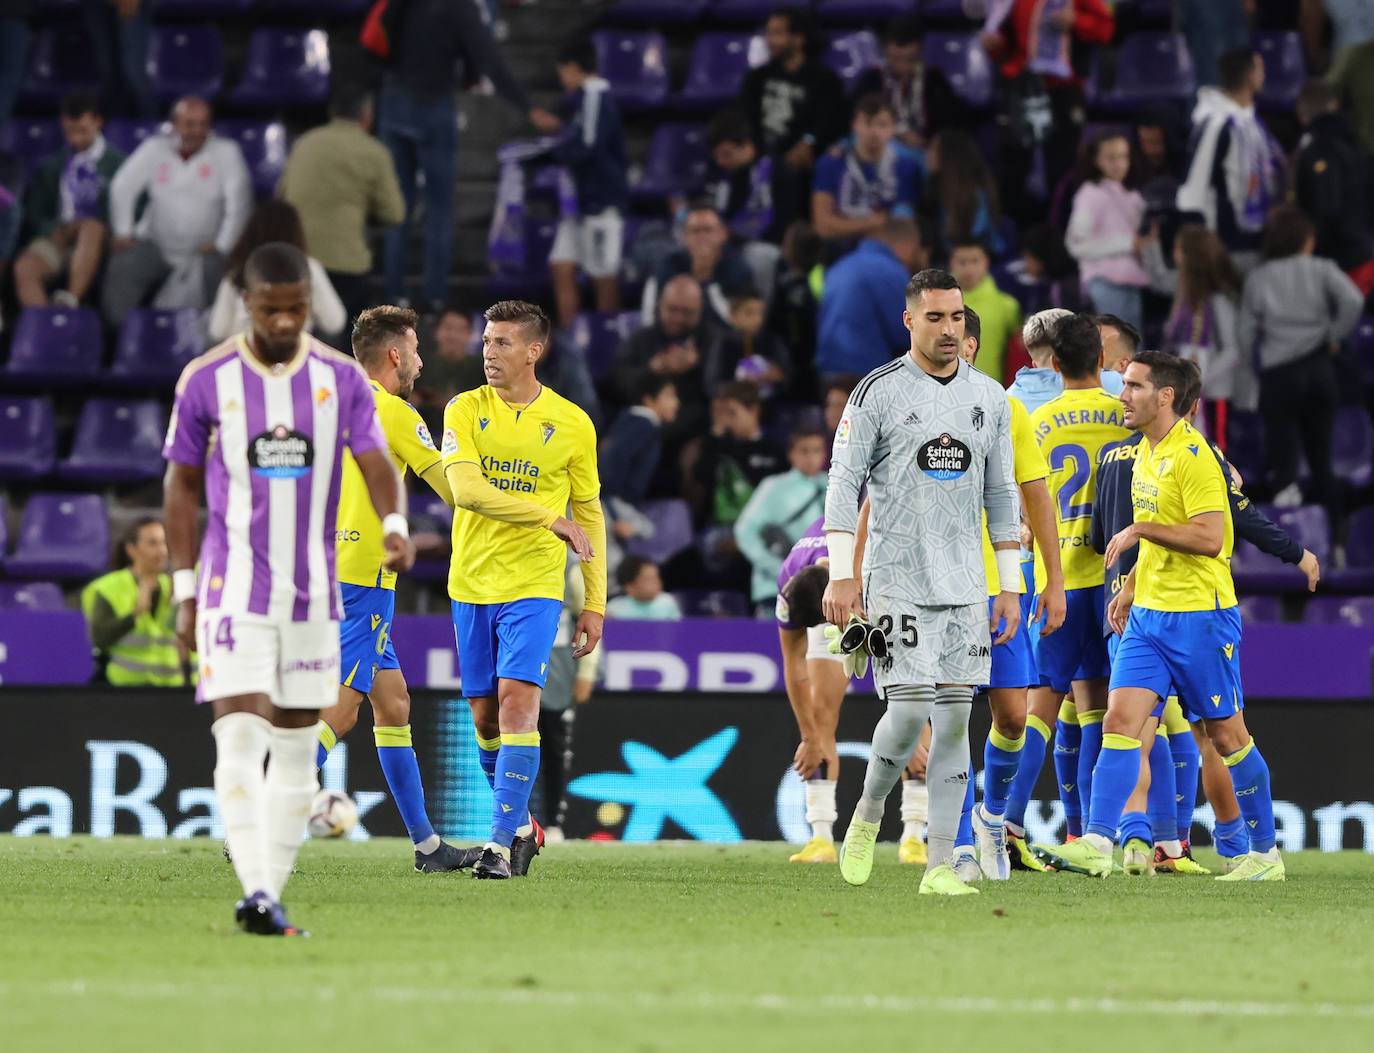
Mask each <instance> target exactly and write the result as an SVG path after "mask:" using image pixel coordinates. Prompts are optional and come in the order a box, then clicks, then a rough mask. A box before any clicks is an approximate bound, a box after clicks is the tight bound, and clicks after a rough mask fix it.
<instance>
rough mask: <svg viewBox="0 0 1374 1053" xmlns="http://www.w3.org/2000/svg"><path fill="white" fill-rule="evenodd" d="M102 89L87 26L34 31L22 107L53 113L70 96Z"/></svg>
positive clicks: (22, 86) (21, 90) (54, 26)
mask: <svg viewBox="0 0 1374 1053" xmlns="http://www.w3.org/2000/svg"><path fill="white" fill-rule="evenodd" d="M99 87H100V75H99V74H98V73H97V72H96V68H95V63H93V62H92V61H91V42H90V37H89V36H87V34H86V27H85V25H84V23H82V22H80V21H76V22H57V23H54V24H52V25H47V26H39V27H37V28H36V29H35V30H34V34H33V39H32V41H31V42H30V44H29V68H28V71H27V72H26V73H25V74H24V79H23V81H22V82H21V83H20V85H19V101H20V102H21V103H24V104H26V105H29V106H34V107H43V108H46V109H47V110H49V111H50V112H51V111H55V110H56V109H57V104H58V102H60V101H61V99H62V96H63V95H65V94H67V92H69V91H76V90H78V89H80V90H84V91H95V90H96V89H98V88H99Z"/></svg>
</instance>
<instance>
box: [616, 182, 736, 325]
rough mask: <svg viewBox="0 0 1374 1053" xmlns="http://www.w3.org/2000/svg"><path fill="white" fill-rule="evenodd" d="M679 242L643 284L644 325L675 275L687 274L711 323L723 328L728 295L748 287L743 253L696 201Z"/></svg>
mask: <svg viewBox="0 0 1374 1053" xmlns="http://www.w3.org/2000/svg"><path fill="white" fill-rule="evenodd" d="M682 242H683V246H682V248H679V249H674V250H673V251H672V252H670V253H668V255H667V256H665V257H664V258H663V260H662V261H661V262H660V263H659V265H658V267H657V268H656V269H655V270H654V273H653V276H652V277H651V278H650V279H649V280H648V281H647V282H645V283H644V300H643V303H642V305H641V308H640V313H641V314H642V315H643V320H644V324H645V325H649V324H651V323H652V322H653V320H654V316H655V314H656V307H657V303H658V297H659V291H660V290H661V289H663V288H664V287H665V286H666V285H667V284H668V282H670V281H672V279H673V278H675V277H677V276H678V275H687V276H689V277H690V278H691V279H692V280H693V281H694V282H696V283H697V284H698V285H700V286H701V293H702V302H703V304H704V305H705V309H706V311H707V312H708V317H709V318H710V319H711V321H712V322H713V323H714V324H716V325H719V326H724V325H727V324H728V322H727V319H728V318H729V317H730V299H729V297H730V294H731V293H732V292H734V291H735V290H737V289H742V288H746V287H749V286H752V285H753V284H754V272H753V271H752V270H750V268H749V264H748V263H746V262H745V259H744V254H743V253H741V252H740V251H739V249H737V248H735V246H733V245H731V244H730V231H729V230H727V229H726V226H725V221H724V220H722V219H721V216H720V213H719V212H717V211H716V210H715V208H714V206H712V205H711V204H710V202H707V201H697V202H693V204H692V205H691V206H690V209H689V211H688V212H687V217H686V219H685V220H684V221H683V224H682Z"/></svg>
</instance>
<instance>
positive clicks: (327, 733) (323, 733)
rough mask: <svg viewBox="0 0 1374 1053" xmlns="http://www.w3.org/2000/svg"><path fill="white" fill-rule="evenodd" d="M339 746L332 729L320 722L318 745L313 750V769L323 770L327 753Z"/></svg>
mask: <svg viewBox="0 0 1374 1053" xmlns="http://www.w3.org/2000/svg"><path fill="white" fill-rule="evenodd" d="M338 744H339V736H338V735H336V734H335V733H334V729H333V728H331V727H330V726H329V725H328V724H326V723H325V722H324V721H323V720H322V721H320V744H319V746H318V748H317V749H316V750H315V767H317V768H323V767H324V762H325V761H326V760H328V759H329V751H330V750H332V749H333V748H334V747H335V746H337V745H338Z"/></svg>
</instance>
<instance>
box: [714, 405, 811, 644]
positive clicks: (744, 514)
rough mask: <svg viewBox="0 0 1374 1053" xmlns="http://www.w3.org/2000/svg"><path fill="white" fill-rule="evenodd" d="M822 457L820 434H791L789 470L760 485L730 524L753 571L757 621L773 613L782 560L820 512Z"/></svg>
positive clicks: (751, 595) (808, 431)
mask: <svg viewBox="0 0 1374 1053" xmlns="http://www.w3.org/2000/svg"><path fill="white" fill-rule="evenodd" d="M827 452H828V451H827V449H826V437H825V436H824V435H823V434H822V433H821V432H819V431H816V430H814V429H809V428H807V429H802V430H800V431H796V432H793V433H792V435H791V437H790V438H789V440H788V446H787V460H788V463H789V464H790V465H791V468H790V469H789V470H787V471H785V472H780V473H779V474H777V475H770V476H768V477H767V478H766V479H764V480H763V481H761V482H760V483H759V485H758V488H757V489H755V490H754V493H753V495H752V496H751V497H750V498H749V501H748V503H747V504H745V506H744V508H743V509H742V510H741V511H740V514H739V518H738V519H736V520H735V543H736V544H737V545H739V550H740V551H741V552H742V553H744V556H745V558H746V559H748V560H749V564H750V566H751V568H752V576H751V581H750V587H749V598H750V600H751V602H753V604H754V605H755V607H756V608H758V614H759V615H760V617H763V616H767V615H769V614H771V613H772V612H773V604H774V601H775V600H776V599H777V597H778V572H779V571H781V570H782V563H783V560H785V559H786V558H787V554H788V553H789V552H791V551H792V546H793V545H794V544H796V543H797V541H798V539H799V538H801V536H802V535H803V534H805V533H806V531H807V528H808V527H810V526H811V524H812V523H813V522H815V520H816V517H817V516H820V515H822V514H823V513H824V512H825V488H826V482H827V475H826V471H825V462H826V459H827V458H826V454H827Z"/></svg>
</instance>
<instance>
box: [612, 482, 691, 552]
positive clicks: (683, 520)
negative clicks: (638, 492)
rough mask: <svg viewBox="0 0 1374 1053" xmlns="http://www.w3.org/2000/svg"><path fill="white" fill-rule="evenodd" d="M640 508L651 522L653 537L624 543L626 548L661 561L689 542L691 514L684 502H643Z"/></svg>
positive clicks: (675, 499) (675, 500)
mask: <svg viewBox="0 0 1374 1053" xmlns="http://www.w3.org/2000/svg"><path fill="white" fill-rule="evenodd" d="M640 511H642V512H643V513H644V514H645V515H646V516H648V517H649V519H650V521H651V522H652V523H653V524H654V536H653V537H645V538H633V539H631V540H630V541H627V542H625V549H626V551H628V552H631V553H633V554H634V555H636V556H644V557H645V558H646V559H651V560H653V561H654V562H655V563H663V562H664V561H665V560H667V559H669V558H671V557H672V556H675V555H677V553H679V552H681V551H682V550H683V549H684V548H687V547H689V546H690V545H691V544H692V513H691V512H690V511H689V510H688V508H687V502H686V501H683V500H681V499H679V498H671V499H669V500H666V501H646V502H644V504H643V505H642V506H641V508H640Z"/></svg>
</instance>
